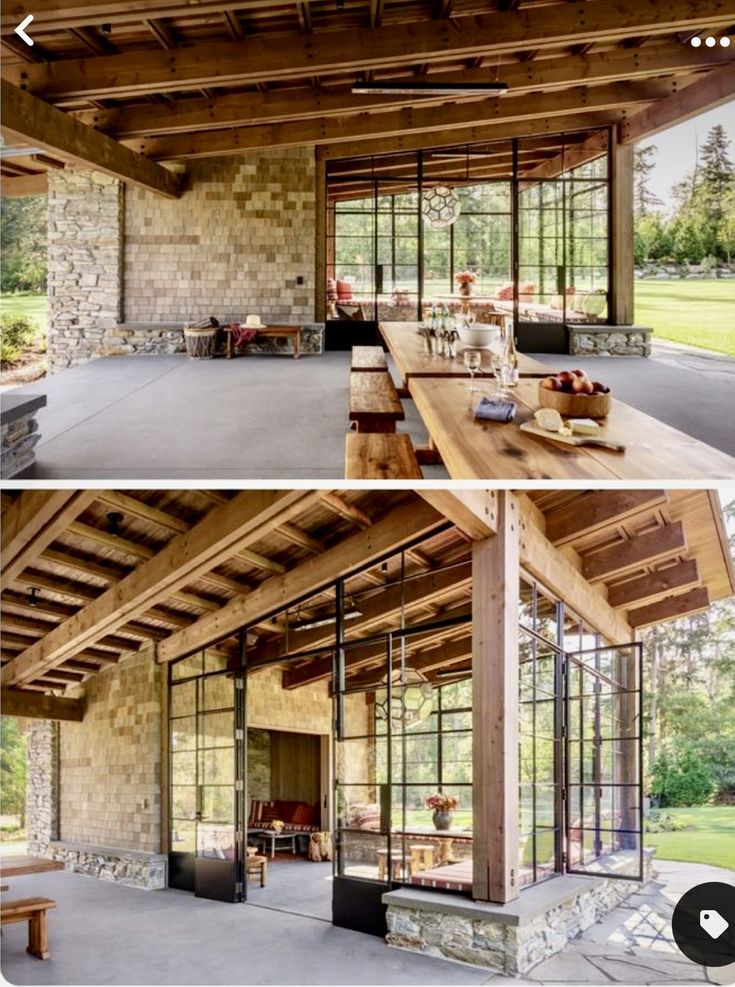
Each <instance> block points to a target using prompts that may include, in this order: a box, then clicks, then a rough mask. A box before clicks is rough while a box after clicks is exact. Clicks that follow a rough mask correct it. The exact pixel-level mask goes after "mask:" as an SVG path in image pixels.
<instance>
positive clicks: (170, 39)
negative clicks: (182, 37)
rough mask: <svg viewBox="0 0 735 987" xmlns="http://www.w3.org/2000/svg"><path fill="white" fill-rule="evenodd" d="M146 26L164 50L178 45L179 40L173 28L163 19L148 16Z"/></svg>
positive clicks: (169, 49)
mask: <svg viewBox="0 0 735 987" xmlns="http://www.w3.org/2000/svg"><path fill="white" fill-rule="evenodd" d="M143 24H144V25H145V27H146V28H147V29H148V30H149V31H150V32H151V34H152V35H153V37H154V38H155V39H156V41H158V43H159V44H160V46H161V47H162V48H163V49H164V51H171V50H172V49H173V48H177V47H178V44H179V42H178V40H177V38H176V35H175V34H174V32H173V30H172V29H171V28H170V27H169V26H168V24H165V23H164V22H163V21H162V20H158V19H157V18H147V19H146V20H144V21H143Z"/></svg>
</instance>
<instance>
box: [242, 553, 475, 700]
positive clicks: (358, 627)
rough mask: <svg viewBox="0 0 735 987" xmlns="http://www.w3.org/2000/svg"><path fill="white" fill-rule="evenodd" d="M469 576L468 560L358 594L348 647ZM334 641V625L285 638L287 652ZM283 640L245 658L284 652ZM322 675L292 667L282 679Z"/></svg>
mask: <svg viewBox="0 0 735 987" xmlns="http://www.w3.org/2000/svg"><path fill="white" fill-rule="evenodd" d="M471 579H472V570H471V566H470V563H469V562H467V563H464V564H462V565H457V566H453V567H452V568H450V569H444V570H439V571H437V572H432V573H427V574H426V575H421V576H419V577H417V578H416V579H409V580H406V581H405V582H404V585H403V586H401V585H400V584H396V585H394V586H389V587H387V588H386V589H384V590H381V591H380V592H378V593H375V594H372V595H370V596H361V597H360V598H359V600H358V602H357V609H358V610H359V611H360V616H359V617H356V618H355V619H354V620H350V621H349V624H348V628H347V630H348V633H349V644H350V647H353V646H356V645H358V644H359V638H360V637H364V636H365V635H366V634H370V633H371V632H373V633H375V629H376V627H377V625H379V624H383V623H385V622H386V621H391V620H394V619H395V618H396V617H397V616H399V615H400V613H401V612H402V611H404V612H409V613H410V612H411V611H413V610H415V609H416V608H417V607H425V606H428V605H430V604H434V603H437V602H438V601H440V600H441V599H443V598H445V597H446V596H447V595H448V594H450V593H452V592H454V591H461V590H462V589H464V588H468V587H469V585H470V582H471ZM333 642H334V627H333V626H331V625H330V626H326V627H318V628H313V629H311V630H304V631H293V632H292V633H291V634H289V638H288V653H289V654H295V653H298V652H299V651H306V650H312V649H316V648H321V647H329V646H330V644H332V643H333ZM284 643H285V642H284V641H283V640H280V641H273V642H268V643H267V644H265V645H262V646H261V647H257V648H253V650H252V651H251V652H250V653H249V657H248V661H249V663H251V665H252V667H253V668H255V667H257V666H258V664H259V663H269V662H272V661H274V660H275V659H276V658H278V656H279V655H282V654H284ZM319 678H323V675H321V674H317V675H315V676H314V674H313V670H307V671H302V669H300V668H295V669H293V670H290V671H288V672H287V673H286V675H285V677H284V682H285V683H287V684H286V688H292V687H293V686H294V685H304V684H305V683H306V682H307V681H316V680H317V679H319Z"/></svg>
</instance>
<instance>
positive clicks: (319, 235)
mask: <svg viewBox="0 0 735 987" xmlns="http://www.w3.org/2000/svg"><path fill="white" fill-rule="evenodd" d="M314 181H315V183H316V189H315V192H316V194H315V196H314V203H315V205H314V208H315V210H316V217H315V218H316V233H315V236H316V249H315V258H316V262H315V266H314V282H315V283H314V318H315V320H316V321H317V322H324V320H325V319H326V317H327V311H326V309H327V299H326V293H327V274H326V267H325V265H326V262H327V165H326V161H325V160H324V158H322V157H320V156H319V155H316V170H315V176H314Z"/></svg>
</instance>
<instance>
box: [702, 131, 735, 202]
mask: <svg viewBox="0 0 735 987" xmlns="http://www.w3.org/2000/svg"><path fill="white" fill-rule="evenodd" d="M729 146H730V139H729V138H728V136H727V134H726V132H725V128H724V127H723V126H722V124H720V123H718V124H717V125H716V126H714V127H713V128H712V129H711V130H710V132H709V134H708V135H707V140H706V141H705V143H704V144H703V145H702V154H701V156H702V178H701V182H702V184H701V189H702V193H703V198H704V200H705V202H704V204H705V206H707V207H709V208H710V209H711V210H713V211H714V213H713V218H714V219H716V220H719V219H720V218H721V216H722V206H723V199H724V196H725V193H726V192H727V190H728V189H730V188H732V185H733V175H735V165H733V163H732V161H730V159H729V158H728V156H727V150H728V148H729Z"/></svg>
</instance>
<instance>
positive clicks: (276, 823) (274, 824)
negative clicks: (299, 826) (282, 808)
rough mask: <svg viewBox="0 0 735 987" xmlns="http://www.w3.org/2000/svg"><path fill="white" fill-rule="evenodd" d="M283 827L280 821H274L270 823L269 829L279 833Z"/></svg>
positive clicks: (282, 822)
mask: <svg viewBox="0 0 735 987" xmlns="http://www.w3.org/2000/svg"><path fill="white" fill-rule="evenodd" d="M285 825H286V824H285V823H284V821H283V820H282V819H274V820H273V822H272V823H271V829H275V831H276V833H280V832H281V830H282V829H283V827H284V826H285Z"/></svg>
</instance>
